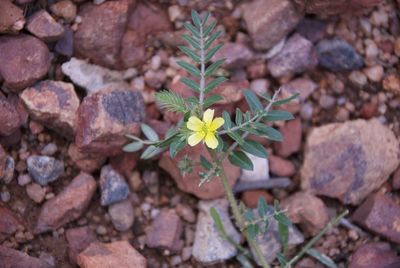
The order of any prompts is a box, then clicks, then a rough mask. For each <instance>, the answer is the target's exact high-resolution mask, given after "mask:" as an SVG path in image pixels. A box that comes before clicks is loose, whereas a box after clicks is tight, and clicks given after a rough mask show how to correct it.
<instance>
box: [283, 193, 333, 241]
mask: <svg viewBox="0 0 400 268" xmlns="http://www.w3.org/2000/svg"><path fill="white" fill-rule="evenodd" d="M281 206H282V208H283V209H286V210H287V213H286V215H287V216H288V217H289V219H290V220H291V221H292V222H293V223H296V224H297V223H298V224H300V227H301V229H302V230H303V231H304V232H305V233H307V234H309V235H312V236H313V235H316V234H317V233H318V232H319V231H320V230H321V229H322V228H324V227H325V225H326V224H328V222H329V215H328V210H327V208H326V206H325V204H324V202H323V201H322V200H321V199H319V198H318V197H316V196H314V195H312V194H310V193H307V192H297V193H295V194H294V195H292V196H290V197H288V198H286V199H284V200H283V201H282V203H281Z"/></svg>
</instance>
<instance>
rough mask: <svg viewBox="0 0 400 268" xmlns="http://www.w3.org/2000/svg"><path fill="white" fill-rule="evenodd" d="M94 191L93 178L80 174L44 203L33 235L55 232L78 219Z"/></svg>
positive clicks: (94, 183) (94, 182)
mask: <svg viewBox="0 0 400 268" xmlns="http://www.w3.org/2000/svg"><path fill="white" fill-rule="evenodd" d="M95 191H96V181H95V180H94V178H93V177H92V176H91V175H89V174H87V173H83V172H81V173H80V174H79V175H78V176H76V177H75V178H74V179H73V180H72V181H71V183H70V184H69V185H68V186H67V187H66V188H64V190H62V191H61V192H60V193H59V194H58V195H57V196H56V197H54V198H52V199H50V200H49V201H47V202H46V203H44V205H43V206H42V209H41V211H40V214H39V219H38V221H37V224H36V228H35V233H37V234H40V233H44V232H47V231H50V230H55V229H57V228H60V227H61V226H63V225H64V224H66V223H68V222H71V221H73V220H76V219H77V218H79V217H80V216H81V214H82V213H83V212H84V210H85V209H86V208H87V206H88V205H89V202H90V200H91V199H92V196H93V194H94V192H95Z"/></svg>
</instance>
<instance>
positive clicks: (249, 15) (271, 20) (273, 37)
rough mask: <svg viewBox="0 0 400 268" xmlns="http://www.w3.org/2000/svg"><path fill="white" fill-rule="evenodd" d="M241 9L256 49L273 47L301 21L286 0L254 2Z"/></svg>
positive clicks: (259, 0)
mask: <svg viewBox="0 0 400 268" xmlns="http://www.w3.org/2000/svg"><path fill="white" fill-rule="evenodd" d="M243 8H244V10H243V19H244V21H245V23H246V25H247V30H248V32H249V34H250V36H251V38H252V40H253V46H254V48H256V49H264V50H267V49H269V48H271V47H273V46H274V45H276V44H277V43H278V42H279V41H281V40H282V39H283V38H284V37H285V36H286V35H287V34H288V33H289V32H291V31H292V30H293V29H294V28H295V27H296V25H297V23H298V22H299V21H300V19H301V15H300V13H298V12H297V11H296V10H295V7H294V6H293V5H292V3H291V1H288V0H255V1H253V2H251V3H249V4H246V5H244V6H243Z"/></svg>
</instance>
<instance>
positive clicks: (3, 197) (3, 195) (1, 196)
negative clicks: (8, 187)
mask: <svg viewBox="0 0 400 268" xmlns="http://www.w3.org/2000/svg"><path fill="white" fill-rule="evenodd" d="M0 199H1V201H2V202H4V203H8V202H9V201H10V200H11V194H10V192H9V191H2V192H1V193H0Z"/></svg>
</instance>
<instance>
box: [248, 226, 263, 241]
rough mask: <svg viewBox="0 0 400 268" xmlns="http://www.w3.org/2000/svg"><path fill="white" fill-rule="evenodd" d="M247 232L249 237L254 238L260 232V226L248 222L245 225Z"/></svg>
mask: <svg viewBox="0 0 400 268" xmlns="http://www.w3.org/2000/svg"><path fill="white" fill-rule="evenodd" d="M247 233H248V234H249V236H250V238H251V239H252V240H254V239H255V238H256V237H257V235H258V234H259V233H260V227H259V226H258V225H257V224H249V225H248V226H247Z"/></svg>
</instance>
